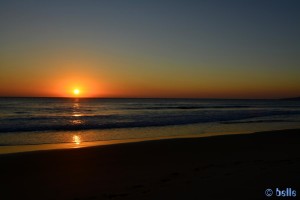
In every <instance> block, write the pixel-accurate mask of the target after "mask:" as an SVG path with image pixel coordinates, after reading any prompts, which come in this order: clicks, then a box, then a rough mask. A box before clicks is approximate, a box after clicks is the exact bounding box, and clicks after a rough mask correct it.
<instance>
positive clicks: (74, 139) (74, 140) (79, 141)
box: [73, 135, 81, 144]
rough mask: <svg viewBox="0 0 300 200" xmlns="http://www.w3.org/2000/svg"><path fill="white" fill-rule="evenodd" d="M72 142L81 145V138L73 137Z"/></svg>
mask: <svg viewBox="0 0 300 200" xmlns="http://www.w3.org/2000/svg"><path fill="white" fill-rule="evenodd" d="M73 142H74V143H75V144H80V143H81V138H80V136H78V135H73Z"/></svg>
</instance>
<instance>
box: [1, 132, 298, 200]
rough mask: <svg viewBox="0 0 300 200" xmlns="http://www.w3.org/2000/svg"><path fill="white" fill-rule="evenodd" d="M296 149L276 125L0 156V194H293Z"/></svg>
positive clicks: (154, 197) (294, 135)
mask: <svg viewBox="0 0 300 200" xmlns="http://www.w3.org/2000/svg"><path fill="white" fill-rule="evenodd" d="M299 152H300V130H281V131H271V132H262V133H253V134H243V135H229V136H216V137H207V138H187V139H167V140H157V141H144V142H137V143H127V144H114V145H108V146H98V147H88V148H79V149H67V150H49V151H39V152H28V153H18V154H7V155H0V181H1V183H0V184H1V187H0V199H1V200H2V199H4V200H6V199H8V200H10V199H39V200H41V199H73V200H75V199H89V200H91V199H133V200H135V199H139V200H143V199H147V200H160V199H163V200H174V199H176V200H177V199H184V200H189V199H251V200H253V199H273V198H272V197H274V195H275V198H274V199H280V197H276V192H275V191H276V188H279V189H281V190H283V189H286V188H292V189H293V190H295V191H296V192H297V196H296V197H293V198H291V199H298V198H299V197H300V153H299ZM268 188H270V189H272V190H273V191H274V194H273V196H272V197H271V198H270V197H266V195H265V190H266V189H268ZM281 198H282V197H281ZM285 199H286V198H285Z"/></svg>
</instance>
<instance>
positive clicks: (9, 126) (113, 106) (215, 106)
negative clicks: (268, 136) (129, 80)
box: [0, 98, 300, 146]
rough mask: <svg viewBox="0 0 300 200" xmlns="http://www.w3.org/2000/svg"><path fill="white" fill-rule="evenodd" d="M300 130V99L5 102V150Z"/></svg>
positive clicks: (1, 129)
mask: <svg viewBox="0 0 300 200" xmlns="http://www.w3.org/2000/svg"><path fill="white" fill-rule="evenodd" d="M299 127H300V102H299V101H284V100H203V99H71V98H0V145H1V146H6V145H27V144H57V143H72V142H90V141H107V140H116V139H121V140H122V139H131V138H153V137H172V136H184V135H199V134H208V133H218V134H227V133H233V132H252V131H261V130H274V129H287V128H299Z"/></svg>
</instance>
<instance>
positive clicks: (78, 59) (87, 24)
mask: <svg viewBox="0 0 300 200" xmlns="http://www.w3.org/2000/svg"><path fill="white" fill-rule="evenodd" d="M299 11H300V2H299V1H297V0H294V1H292V0H280V1H276V0H258V1H223V0H220V1H214V0H212V1H186V0H185V1H175V0H170V1H163V0H159V1H155V0H151V1H138V0H137V1H130V0H128V1H127V0H126V1H125V0H120V1H115V0H102V1H100V0H99V1H95V0H86V1H84V0H81V1H76V0H69V1H64V0H59V1H58V0H57V1H43V0H36V1H33V0H26V1H25V0H20V1H15V0H0V27H1V28H0V96H59V97H60V96H72V90H73V89H74V88H79V89H80V90H81V95H82V96H86V97H200V98H203V97H204V98H278V97H279V98H280V97H290V96H299V95H300V78H299V77H300V61H299V58H300V21H299V19H300V12H299Z"/></svg>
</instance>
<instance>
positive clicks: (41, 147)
mask: <svg viewBox="0 0 300 200" xmlns="http://www.w3.org/2000/svg"><path fill="white" fill-rule="evenodd" d="M289 130H297V128H293V129H279V130H266V131H256V132H252V131H245V132H241V131H239V132H232V131H231V132H217V133H202V134H191V135H174V136H160V137H147V138H129V139H114V140H102V141H91V142H80V143H76V142H72V143H57V144H28V145H4V146H0V156H2V155H6V154H16V153H28V152H36V151H52V150H65V149H78V148H90V147H98V146H106V145H116V144H126V143H137V142H145V141H157V140H172V139H185V138H206V137H219V136H227V135H228V136H229V135H243V134H257V133H262V132H274V131H275V132H276V131H289ZM299 130H300V129H299Z"/></svg>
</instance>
